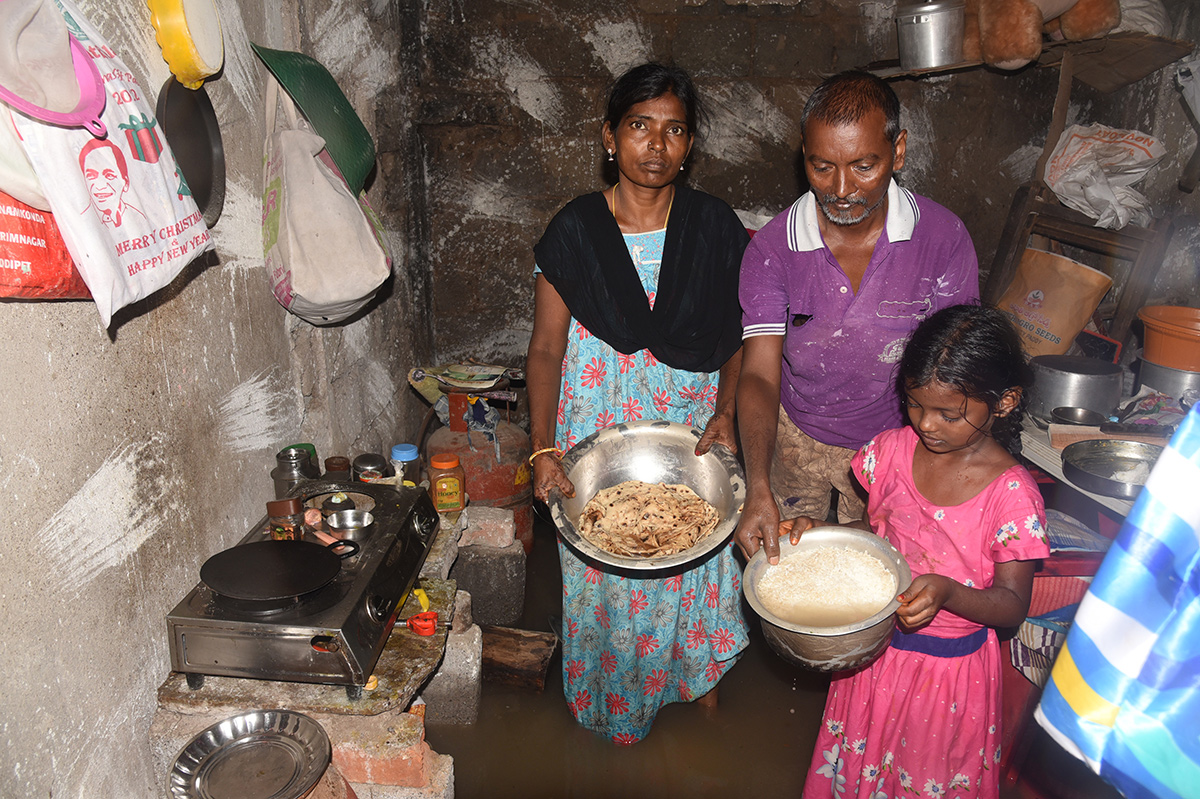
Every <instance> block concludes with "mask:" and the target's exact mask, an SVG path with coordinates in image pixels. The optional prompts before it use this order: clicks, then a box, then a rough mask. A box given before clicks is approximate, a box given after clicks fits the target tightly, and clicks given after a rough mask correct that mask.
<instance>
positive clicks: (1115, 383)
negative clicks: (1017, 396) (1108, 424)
mask: <svg viewBox="0 0 1200 799" xmlns="http://www.w3.org/2000/svg"><path fill="white" fill-rule="evenodd" d="M1029 367H1030V369H1032V370H1033V387H1032V388H1030V390H1029V405H1028V410H1029V414H1030V415H1031V416H1033V417H1034V418H1035V419H1040V420H1041V421H1043V422H1049V421H1050V412H1051V411H1053V410H1054V409H1055V408H1061V407H1064V406H1069V407H1072V408H1087V409H1088V410H1090V411H1096V412H1097V413H1100V414H1103V415H1104V416H1106V417H1107V416H1111V415H1112V414H1113V412H1114V411H1115V410H1116V408H1117V404H1118V403H1119V402H1120V401H1121V388H1122V384H1123V382H1124V380H1123V375H1122V373H1121V367H1119V366H1117V365H1116V364H1115V363H1109V362H1107V361H1100V360H1097V359H1095V358H1084V357H1080V356H1076V355H1039V356H1037V357H1036V358H1032V359H1030V361H1029Z"/></svg>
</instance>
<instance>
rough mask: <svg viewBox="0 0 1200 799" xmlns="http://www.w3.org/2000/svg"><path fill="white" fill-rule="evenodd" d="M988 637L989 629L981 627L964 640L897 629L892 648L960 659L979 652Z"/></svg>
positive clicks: (963, 638) (893, 634) (964, 637)
mask: <svg viewBox="0 0 1200 799" xmlns="http://www.w3.org/2000/svg"><path fill="white" fill-rule="evenodd" d="M987 635H988V628H987V627H980V628H979V629H978V630H976V631H975V632H973V633H971V634H970V635H965V636H963V637H962V638H938V637H937V636H935V635H923V634H921V633H906V632H903V631H901V630H900V629H898V628H897V629H896V631H895V632H894V633H892V648H893V649H903V650H904V651H906V652H920V653H921V654H923V655H933V656H934V657H939V658H960V657H963V656H964V655H970V654H972V653H974V652H978V651H979V648H980V647H981V646H983V642H984V641H986V640H987Z"/></svg>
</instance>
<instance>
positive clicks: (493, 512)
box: [458, 505, 516, 549]
mask: <svg viewBox="0 0 1200 799" xmlns="http://www.w3.org/2000/svg"><path fill="white" fill-rule="evenodd" d="M464 513H465V514H466V517H467V529H465V530H463V534H462V538H460V539H459V541H458V545H459V546H460V547H469V546H476V545H483V546H489V547H496V548H498V549H503V548H504V547H506V546H508V545H509V544H511V543H512V542H513V541H514V540H515V534H516V524H515V522H514V519H513V512H512V510H510V509H508V508H489V507H488V506H486V505H472V506H471V507H469V508H467V509H466V511H464Z"/></svg>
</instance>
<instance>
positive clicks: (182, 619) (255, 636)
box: [167, 480, 438, 688]
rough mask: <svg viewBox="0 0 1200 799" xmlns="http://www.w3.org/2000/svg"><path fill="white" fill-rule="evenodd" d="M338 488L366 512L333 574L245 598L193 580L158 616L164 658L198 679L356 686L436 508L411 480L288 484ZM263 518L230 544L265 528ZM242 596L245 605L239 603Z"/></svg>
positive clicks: (393, 612)
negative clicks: (261, 598)
mask: <svg viewBox="0 0 1200 799" xmlns="http://www.w3.org/2000/svg"><path fill="white" fill-rule="evenodd" d="M338 491H342V492H345V493H346V494H348V495H349V496H350V497H351V498H352V499H354V500H355V505H356V507H359V508H363V509H366V510H369V511H370V512H371V513H372V514H373V515H374V524H373V528H374V529H369V528H367V529H365V530H364V535H363V536H362V537H361V540H360V541H359V544H360V549H359V551H358V553H357V554H355V555H353V556H352V557H349V558H347V559H345V560H342V561H341V568H340V570H339V571H338V573H337V575H336V576H335V577H334V578H333V580H332V581H331V582H329V583H327V584H326V585H324V586H323V587H321V588H318V589H316V590H314V591H311V592H309V593H307V594H304V595H301V596H299V597H293V598H289V599H287V600H280V601H278V602H270V603H257V602H252V603H245V602H240V601H238V600H230V599H228V598H227V597H224V596H222V595H220V594H217V593H215V592H214V591H213V590H212V589H211V588H209V587H208V586H207V585H206V584H205V583H204V582H200V583H199V584H198V585H197V586H196V587H195V588H193V589H192V590H191V592H189V593H188V595H187V596H186V597H184V599H183V601H181V602H180V603H179V604H178V605H176V606H175V609H174V610H172V611H171V613H170V614H169V615H168V616H167V630H168V632H169V635H170V650H171V668H172V669H173V670H174V671H179V672H184V673H185V674H186V675H187V677H188V684H189V685H190V686H191V687H193V688H198V687H200V686H201V685H202V684H203V676H202V675H206V674H212V675H219V676H226V677H249V678H255V679H263V680H283V681H290V682H313V683H329V684H333V685H346V686H362V685H363V684H365V683H366V682H367V679H368V678H369V677H370V676H371V672H372V670H373V669H374V668H375V663H376V661H378V659H379V655H380V653H381V652H382V651H383V647H384V644H385V643H386V642H387V639H388V635H390V633H391V630H392V627H393V625H394V624H395V622H396V616H397V614H398V613H399V612H400V608H401V606H402V605H403V603H404V600H405V599H406V598H407V596H408V594H409V591H411V590H412V586H413V583H414V582H415V581H416V578H417V575H418V573H419V572H420V570H421V566H422V564H424V562H425V556H426V555H427V554H428V552H429V547H430V545H431V544H432V543H433V538H434V536H435V534H436V533H437V528H438V514H437V511H436V510H434V507H433V503H432V502H431V501H430V499H429V495H428V494H427V493H426V492H425V491H423V490H421V489H419V488H400V489H399V490H397V489H396V488H394V487H392V486H385V485H374V484H370V483H334V482H329V481H324V480H313V481H304V482H302V483H300V484H299V485H297V486H296V487H295V489H294V490H293V491H292V495H293V496H299V497H302V498H303V499H304V504H305V506H306V507H318V508H319V507H320V506H321V503H322V502H323V501H324V500H325V499H326V498H328V497H329V496H331V495H332V494H334V493H336V492H338ZM268 535H269V534H268V532H267V520H266V518H264V519H263V520H262V521H261V522H259V523H258V524H257V525H256V526H255V527H254V528H253V529H251V530H250V532H249V533H248V534H247V535H246V537H245V538H243V539H242V540H241V542H239V544H248V543H251V542H254V541H263V540H267V538H268ZM248 605H249V607H248Z"/></svg>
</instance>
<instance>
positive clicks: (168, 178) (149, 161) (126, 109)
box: [12, 0, 212, 327]
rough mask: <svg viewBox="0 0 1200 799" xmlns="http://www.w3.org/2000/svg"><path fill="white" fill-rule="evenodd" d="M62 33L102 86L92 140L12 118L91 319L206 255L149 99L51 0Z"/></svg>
mask: <svg viewBox="0 0 1200 799" xmlns="http://www.w3.org/2000/svg"><path fill="white" fill-rule="evenodd" d="M56 2H57V3H58V4H59V5H60V6H61V8H62V10H63V16H64V17H65V19H66V22H67V28H68V29H69V30H70V32H71V34H72V35H73V36H74V37H75V38H76V39H77V40H78V41H79V43H80V44H81V45H83V47H84V48H85V49H86V50H87V53H88V55H90V56H91V58H92V59H93V60H94V61H95V62H96V66H97V68H98V69H99V72H100V74H101V75H102V76H103V77H104V86H105V90H106V92H107V95H108V101H107V103H106V104H105V107H104V113H103V114H102V115H101V117H100V119H101V121H102V122H103V123H104V126H105V127H106V128H107V129H108V132H107V135H106V136H105V137H104V138H96V137H95V136H93V135H92V134H91V133H90V132H89V131H88V130H86V129H84V128H82V127H60V126H57V125H50V124H47V123H45V122H39V121H37V120H35V119H32V118H30V117H28V116H26V115H25V114H23V113H19V112H13V115H12V116H13V121H14V123H15V125H16V130H17V133H18V135H19V136H20V137H21V143H22V146H23V147H24V148H25V153H26V154H27V155H28V156H29V161H30V163H32V164H33V168H34V170H35V171H36V172H37V174H38V177H39V178H40V179H41V182H42V188H43V190H44V191H45V194H46V199H47V200H48V201H49V204H50V208H51V210H52V211H53V212H54V218H55V220H56V221H57V223H58V227H59V230H60V232H61V233H62V237H63V241H65V242H66V245H67V249H68V250H69V251H70V253H71V257H72V258H73V259H74V261H75V265H76V267H77V268H78V269H79V273H80V274H81V275H83V279H84V281H85V282H86V283H87V285H88V289H89V290H90V291H91V292H92V297H93V299H95V301H96V309H97V310H98V311H99V312H100V319H101V321H103V323H104V326H105V327H108V325H109V322H110V320H111V319H112V315H113V313H114V312H115V311H117V310H118V309H120V308H123V307H124V306H126V305H129V304H130V303H133V302H136V301H138V300H140V299H142V298H144V297H146V296H148V295H150V294H152V293H154V292H155V291H158V290H159V289H161V288H164V287H165V286H166V285H167V284H169V283H170V282H171V281H172V280H174V279H175V277H176V276H177V275H178V274H179V272H180V271H181V270H182V269H183V267H184V266H186V265H187V264H188V263H189V262H190V261H191V260H192V259H193V258H195V257H196V256H197V255H199V254H200V253H201V252H204V251H205V250H208V249H210V248H211V247H212V240H211V239H210V237H209V234H208V228H207V227H206V226H205V224H204V219H203V216H202V215H201V213H200V210H199V209H198V208H197V207H196V203H195V201H194V200H193V199H192V194H191V191H190V190H189V189H188V187H187V182H186V181H185V180H184V179H183V175H182V173H181V171H180V170H179V167H178V165H177V164H176V162H175V156H174V155H173V154H172V153H171V149H170V147H169V146H168V145H167V142H166V138H165V137H164V136H162V135H160V133H159V132H158V121H157V120H156V119H155V117H154V109H153V107H152V106H151V105H150V98H149V97H148V96H147V95H146V94H145V92H144V91H143V90H142V88H141V87H140V86H139V85H138V83H137V81H136V80H135V79H134V77H133V74H132V73H131V72H130V71H129V69H128V68H127V67H126V66H125V63H124V62H123V61H122V60H121V58H120V57H119V56H118V55H117V54H116V53H115V52H113V50H112V49H111V48H110V47H109V46H108V44H107V42H105V41H104V39H103V38H102V37H101V36H100V35H99V33H97V31H96V29H95V28H93V27H92V26H91V25H90V24H89V23H88V22H87V20H86V19H84V17H83V16H82V15H81V14H80V13H79V10H78V9H76V8H75V6H74V5H72V3H71V2H70V0H56Z"/></svg>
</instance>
